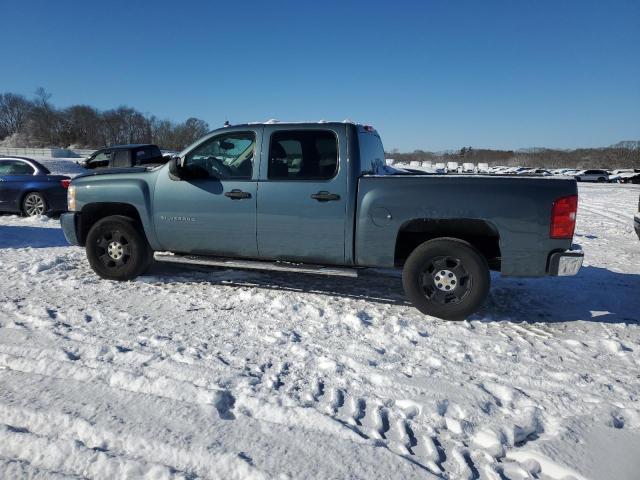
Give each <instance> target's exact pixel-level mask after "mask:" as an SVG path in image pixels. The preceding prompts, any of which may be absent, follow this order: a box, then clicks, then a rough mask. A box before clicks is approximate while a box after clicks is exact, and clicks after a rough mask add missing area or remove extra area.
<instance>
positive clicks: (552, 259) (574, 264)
mask: <svg viewBox="0 0 640 480" xmlns="http://www.w3.org/2000/svg"><path fill="white" fill-rule="evenodd" d="M583 259H584V253H583V252H582V251H581V250H567V251H565V252H556V253H552V254H551V255H549V275H554V276H559V277H568V276H571V275H576V274H577V273H578V272H579V271H580V267H582V260H583Z"/></svg>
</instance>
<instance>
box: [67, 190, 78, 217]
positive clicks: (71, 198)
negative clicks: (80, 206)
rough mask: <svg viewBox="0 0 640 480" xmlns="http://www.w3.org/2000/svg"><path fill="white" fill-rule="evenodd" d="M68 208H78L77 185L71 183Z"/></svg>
mask: <svg viewBox="0 0 640 480" xmlns="http://www.w3.org/2000/svg"><path fill="white" fill-rule="evenodd" d="M67 210H69V211H70V212H75V210H76V187H74V186H73V185H69V188H68V189H67Z"/></svg>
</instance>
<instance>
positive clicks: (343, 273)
mask: <svg viewBox="0 0 640 480" xmlns="http://www.w3.org/2000/svg"><path fill="white" fill-rule="evenodd" d="M153 258H154V259H155V260H156V261H157V262H165V263H180V264H183V265H184V264H186V265H204V266H209V267H223V268H246V269H249V270H270V271H275V272H298V273H311V274H316V275H334V276H339V277H352V278H354V277H357V276H358V270H356V269H355V268H345V267H331V266H329V267H327V266H323V265H307V264H305V263H289V262H267V261H259V260H236V259H232V258H223V257H205V256H202V255H179V254H175V253H169V252H155V253H154V254H153Z"/></svg>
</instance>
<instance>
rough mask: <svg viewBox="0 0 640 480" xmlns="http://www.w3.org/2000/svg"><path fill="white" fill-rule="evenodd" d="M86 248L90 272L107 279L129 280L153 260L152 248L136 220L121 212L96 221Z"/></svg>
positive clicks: (88, 236)
mask: <svg viewBox="0 0 640 480" xmlns="http://www.w3.org/2000/svg"><path fill="white" fill-rule="evenodd" d="M85 248H86V252H87V259H88V260H89V264H90V265H91V268H92V269H93V271H94V272H96V273H97V274H98V275H99V276H101V277H102V278H106V279H109V280H131V279H133V278H135V277H137V276H138V275H141V274H142V273H144V272H145V271H146V270H147V269H148V268H149V266H150V265H151V262H152V260H153V251H152V250H151V247H150V246H149V243H148V242H147V239H146V238H145V237H144V235H143V234H142V233H141V232H140V231H139V229H138V227H137V225H136V223H135V221H134V220H133V219H131V218H129V217H125V216H121V215H113V216H110V217H106V218H103V219H102V220H99V221H98V222H96V224H95V225H94V226H93V227H91V230H89V234H88V235H87V241H86V247H85Z"/></svg>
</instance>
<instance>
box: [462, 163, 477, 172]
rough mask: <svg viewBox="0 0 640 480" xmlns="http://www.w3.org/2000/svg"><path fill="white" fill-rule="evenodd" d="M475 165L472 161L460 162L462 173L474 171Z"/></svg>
mask: <svg viewBox="0 0 640 480" xmlns="http://www.w3.org/2000/svg"><path fill="white" fill-rule="evenodd" d="M475 171H476V166H475V165H474V164H473V163H467V162H465V163H463V164H462V173H475Z"/></svg>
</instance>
